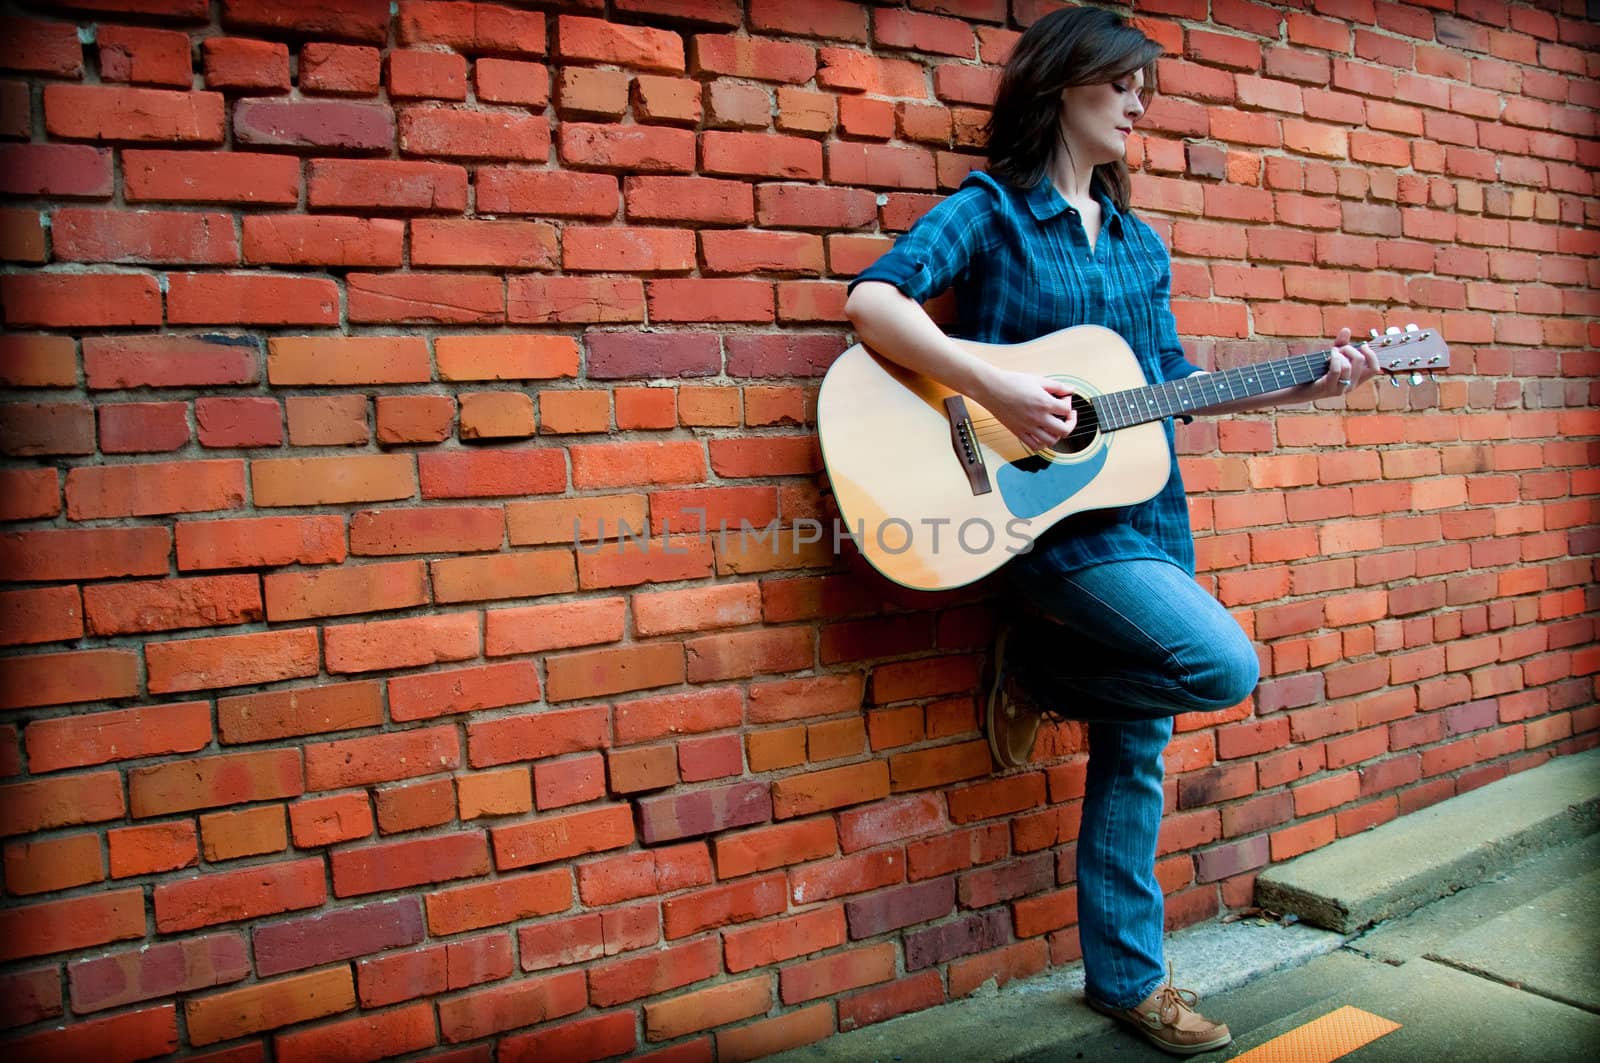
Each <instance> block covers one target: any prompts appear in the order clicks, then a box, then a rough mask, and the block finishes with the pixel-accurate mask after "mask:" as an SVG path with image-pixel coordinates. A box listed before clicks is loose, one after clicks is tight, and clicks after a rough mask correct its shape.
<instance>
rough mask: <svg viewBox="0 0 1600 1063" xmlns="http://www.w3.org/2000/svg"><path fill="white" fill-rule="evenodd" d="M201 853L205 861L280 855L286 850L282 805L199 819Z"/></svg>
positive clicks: (285, 830)
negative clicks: (271, 854) (269, 854)
mask: <svg viewBox="0 0 1600 1063" xmlns="http://www.w3.org/2000/svg"><path fill="white" fill-rule="evenodd" d="M200 838H201V845H200V851H201V852H203V853H204V854H205V858H206V860H207V861H209V862H212V863H216V862H219V861H222V860H236V859H238V858H239V857H242V856H260V855H261V854H263V853H281V852H283V851H284V850H285V849H287V848H288V847H289V832H288V828H287V826H286V824H285V820H284V814H283V806H282V805H262V806H259V807H257V808H248V809H242V810H240V811H236V812H212V813H209V814H207V815H203V816H201V817H200Z"/></svg>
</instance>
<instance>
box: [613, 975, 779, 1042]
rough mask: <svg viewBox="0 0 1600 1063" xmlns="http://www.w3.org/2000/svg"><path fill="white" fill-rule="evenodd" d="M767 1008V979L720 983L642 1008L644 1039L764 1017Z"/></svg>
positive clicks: (769, 986)
mask: <svg viewBox="0 0 1600 1063" xmlns="http://www.w3.org/2000/svg"><path fill="white" fill-rule="evenodd" d="M771 1006H772V983H771V979H770V978H766V977H757V978H747V979H745V980H743V981H740V982H724V983H722V984H721V985H715V986H710V987H708V988H706V989H698V990H695V991H693V992H691V993H685V994H684V995H682V996H679V997H674V998H672V999H671V1000H667V1001H662V1002H659V1003H648V1004H646V1005H645V1006H644V1022H645V1038H646V1039H647V1040H651V1041H666V1040H671V1039H672V1038H675V1037H679V1036H682V1035H683V1034H685V1033H692V1032H694V1031H696V1030H705V1029H710V1028H711V1027H713V1026H721V1025H724V1024H726V1023H731V1022H737V1021H739V1020H740V1019H748V1018H750V1017H751V1016H754V1015H764V1014H766V1012H767V1010H768V1009H769V1008H771Z"/></svg>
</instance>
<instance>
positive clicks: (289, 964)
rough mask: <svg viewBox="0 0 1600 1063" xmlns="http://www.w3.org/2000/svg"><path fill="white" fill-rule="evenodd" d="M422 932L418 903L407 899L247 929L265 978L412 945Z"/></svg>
mask: <svg viewBox="0 0 1600 1063" xmlns="http://www.w3.org/2000/svg"><path fill="white" fill-rule="evenodd" d="M423 936H424V930H423V925H422V902H421V900H420V899H419V898H417V897H406V898H402V899H399V900H394V901H385V902H383V903H381V904H370V905H362V906H359V907H355V908H342V909H339V910H337V911H332V912H327V913H323V914H319V915H312V916H305V917H302V918H298V919H291V920H287V921H284V922H279V923H268V924H265V925H261V926H257V927H256V928H255V929H254V930H253V931H252V932H251V947H252V950H253V952H254V954H255V959H256V971H257V972H258V973H259V974H260V975H261V976H263V977H267V976H270V975H275V974H283V973H285V972H288V971H298V970H303V969H304V968H307V967H317V966H320V965H322V964H326V963H333V962H336V961H339V960H348V959H354V958H356V957H359V956H367V955H370V954H372V953H374V952H381V951H382V950H384V949H390V948H398V947H400V946H403V945H415V944H416V943H417V942H419V941H421V940H422V938H423Z"/></svg>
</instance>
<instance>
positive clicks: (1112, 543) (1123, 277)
mask: <svg viewBox="0 0 1600 1063" xmlns="http://www.w3.org/2000/svg"><path fill="white" fill-rule="evenodd" d="M1096 197H1097V198H1098V199H1099V201H1100V208H1101V211H1102V218H1103V222H1102V225H1101V229H1100V237H1099V239H1097V240H1096V241H1095V247H1094V250H1093V251H1090V250H1089V241H1088V237H1087V236H1086V235H1085V234H1084V229H1083V225H1082V223H1081V221H1080V219H1079V217H1078V212H1077V211H1076V210H1075V209H1073V208H1072V207H1071V206H1069V205H1068V204H1067V201H1066V200H1065V199H1063V198H1062V197H1061V194H1060V193H1059V192H1057V191H1056V189H1055V186H1054V185H1053V184H1051V183H1050V182H1049V181H1041V182H1039V184H1038V185H1036V186H1035V187H1034V188H1032V189H1030V190H1019V189H1016V188H1012V187H1010V186H1008V185H1002V184H1001V183H1000V182H998V181H996V180H995V179H994V178H992V177H990V176H989V175H988V174H985V173H972V174H969V175H968V176H967V179H966V180H965V181H963V182H962V184H961V188H960V190H959V191H957V192H956V193H954V194H953V195H951V196H949V197H948V198H946V199H945V200H943V201H942V202H940V203H939V204H938V205H937V206H935V207H934V208H933V209H932V210H931V211H929V212H928V213H927V214H926V215H925V216H924V217H923V218H922V219H921V220H919V221H918V222H917V223H916V224H915V225H914V226H912V228H911V230H910V231H909V232H907V233H905V234H904V235H903V236H901V237H900V239H899V240H897V241H896V242H895V245H894V247H893V248H891V249H890V250H889V251H888V252H886V253H885V254H884V255H883V256H882V257H881V258H879V259H878V260H877V261H876V262H874V263H873V264H872V265H871V266H869V267H867V269H866V270H864V271H863V272H862V273H861V274H860V276H858V277H857V278H856V279H855V280H854V281H852V282H851V286H852V287H854V286H855V285H856V284H859V283H860V282H862V281H864V280H874V281H885V282H887V283H889V284H893V285H894V286H895V287H896V288H898V289H900V291H902V292H904V293H905V294H906V295H907V296H909V297H910V298H912V299H915V300H917V301H918V302H925V301H927V300H928V299H929V298H930V297H932V296H935V295H938V294H939V293H940V292H942V291H944V290H945V289H946V288H948V287H950V286H952V285H954V287H955V300H956V309H957V317H958V323H957V326H956V327H955V328H954V329H952V330H951V331H952V332H953V333H954V334H955V335H957V336H961V337H964V338H966V339H971V340H977V341H979V342H982V343H1024V342H1026V341H1028V340H1031V339H1036V338H1038V337H1039V336H1042V335H1044V334H1045V333H1047V332H1054V331H1056V330H1057V329H1063V328H1066V327H1068V326H1070V325H1085V324H1094V325H1103V326H1105V327H1106V328H1109V329H1111V330H1112V331H1113V332H1116V333H1117V334H1118V335H1120V336H1121V337H1122V338H1123V339H1124V340H1126V341H1127V343H1128V346H1129V347H1131V348H1132V349H1133V353H1134V355H1135V356H1136V357H1137V358H1138V359H1139V366H1140V368H1141V369H1143V370H1144V375H1145V378H1146V379H1147V380H1148V381H1149V382H1151V383H1158V382H1160V381H1165V380H1176V379H1177V378H1179V377H1184V376H1188V375H1190V374H1191V373H1197V372H1199V371H1200V368H1199V366H1196V365H1194V364H1193V363H1192V362H1190V361H1189V360H1188V359H1187V358H1186V357H1185V356H1184V353H1183V346H1182V345H1181V344H1180V343H1179V341H1178V328H1177V323H1176V322H1175V321H1174V320H1173V317H1172V309H1171V306H1170V305H1169V301H1170V298H1171V293H1172V267H1171V262H1170V259H1169V257H1168V255H1167V249H1166V248H1165V247H1164V246H1162V243H1161V241H1160V239H1158V238H1157V236H1156V234H1155V233H1154V232H1153V231H1152V230H1151V229H1150V227H1149V226H1148V225H1146V224H1145V223H1144V222H1143V221H1141V220H1139V218H1137V217H1136V216H1135V215H1134V214H1132V213H1131V212H1128V211H1120V210H1118V209H1117V208H1116V206H1115V205H1114V204H1113V203H1112V202H1111V201H1110V199H1108V198H1107V197H1105V196H1104V195H1102V194H1100V192H1099V189H1098V187H1097V188H1096ZM1163 425H1164V427H1165V429H1166V434H1167V449H1168V451H1169V452H1171V453H1172V475H1171V476H1170V477H1169V478H1168V480H1167V485H1166V487H1164V488H1163V489H1162V490H1161V493H1160V494H1158V495H1156V496H1155V497H1154V498H1152V499H1150V500H1149V501H1148V502H1142V503H1140V504H1139V505H1136V506H1127V507H1123V508H1119V509H1112V510H1102V511H1099V512H1093V513H1082V514H1078V515H1077V516H1074V517H1069V518H1067V519H1066V520H1064V521H1062V522H1061V523H1060V524H1058V525H1056V527H1055V528H1054V529H1052V530H1051V531H1050V532H1049V533H1047V534H1046V535H1045V536H1043V537H1041V539H1040V540H1039V543H1038V547H1037V548H1038V549H1041V550H1047V551H1048V552H1049V561H1050V562H1052V563H1054V564H1055V565H1057V566H1059V567H1060V568H1061V569H1062V570H1065V571H1072V570H1075V569H1080V568H1085V567H1087V566H1089V565H1094V564H1098V563H1100V562H1104V561H1123V560H1131V559H1134V558H1150V559H1155V560H1164V561H1172V562H1174V563H1175V564H1177V565H1178V566H1179V567H1181V568H1183V569H1184V570H1185V571H1187V572H1189V573H1190V574H1191V575H1192V574H1193V573H1194V538H1193V535H1192V534H1191V533H1190V530H1189V506H1188V502H1187V500H1186V499H1185V498H1184V493H1183V479H1182V477H1181V476H1180V474H1179V472H1178V459H1177V455H1176V452H1175V451H1173V446H1172V442H1173V432H1172V421H1171V419H1170V418H1169V419H1168V420H1166V421H1164V422H1163ZM1040 560H1043V558H1041V559H1040Z"/></svg>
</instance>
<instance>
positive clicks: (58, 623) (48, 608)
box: [0, 586, 83, 646]
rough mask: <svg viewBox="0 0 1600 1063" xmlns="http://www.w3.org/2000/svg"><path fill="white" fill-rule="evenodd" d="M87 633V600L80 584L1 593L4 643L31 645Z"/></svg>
mask: <svg viewBox="0 0 1600 1063" xmlns="http://www.w3.org/2000/svg"><path fill="white" fill-rule="evenodd" d="M82 635H83V601H82V596H81V593H80V592H79V590H78V588H77V587H75V586H74V587H41V588H38V589H35V590H21V591H5V592H0V643H3V644H5V645H8V646H18V645H29V644H37V643H42V642H57V641H61V640H64V639H75V638H79V637H81V636H82Z"/></svg>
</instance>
